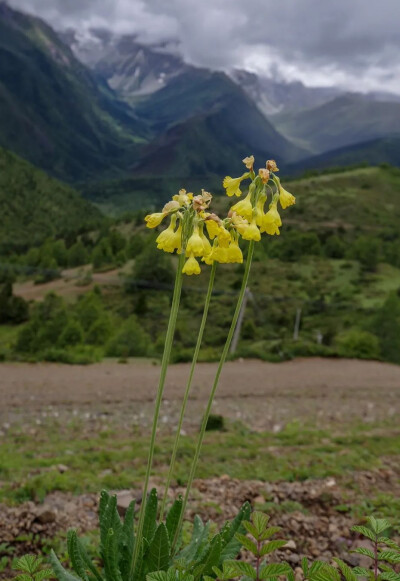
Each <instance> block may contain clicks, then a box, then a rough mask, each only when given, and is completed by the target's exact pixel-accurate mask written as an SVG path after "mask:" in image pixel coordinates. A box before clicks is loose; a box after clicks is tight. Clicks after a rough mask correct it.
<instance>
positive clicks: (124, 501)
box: [116, 490, 136, 516]
mask: <svg viewBox="0 0 400 581" xmlns="http://www.w3.org/2000/svg"><path fill="white" fill-rule="evenodd" d="M116 495H117V510H118V512H119V514H120V516H125V513H126V511H127V510H128V506H129V505H130V503H131V502H132V500H136V496H135V495H134V493H133V492H132V490H119V491H118V492H117V493H116Z"/></svg>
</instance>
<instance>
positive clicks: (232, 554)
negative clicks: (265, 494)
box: [220, 502, 251, 564]
mask: <svg viewBox="0 0 400 581" xmlns="http://www.w3.org/2000/svg"><path fill="white" fill-rule="evenodd" d="M250 514H251V506H250V503H248V502H245V503H244V504H243V505H242V507H241V508H240V510H239V512H238V514H237V515H236V517H235V518H234V519H233V521H232V522H231V523H230V522H226V523H225V526H224V527H223V529H222V530H221V540H222V551H221V558H220V564H222V563H223V562H224V561H226V560H228V559H235V558H236V557H237V555H238V554H239V551H240V548H241V543H240V542H239V540H238V539H237V538H236V533H242V532H245V528H244V526H243V521H245V520H247V519H249V518H250Z"/></svg>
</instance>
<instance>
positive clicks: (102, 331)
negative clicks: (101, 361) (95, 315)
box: [86, 314, 112, 345]
mask: <svg viewBox="0 0 400 581" xmlns="http://www.w3.org/2000/svg"><path fill="white" fill-rule="evenodd" d="M111 333H112V325H111V321H110V317H109V316H108V315H107V314H104V315H103V316H101V317H100V318H99V319H97V320H96V321H95V322H94V323H93V324H92V326H91V327H90V329H89V331H88V332H87V335H86V343H89V345H106V343H107V342H108V341H109V339H110V337H111Z"/></svg>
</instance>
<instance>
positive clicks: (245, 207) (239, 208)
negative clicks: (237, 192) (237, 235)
mask: <svg viewBox="0 0 400 581" xmlns="http://www.w3.org/2000/svg"><path fill="white" fill-rule="evenodd" d="M250 199H251V193H250V192H249V193H248V194H247V196H246V197H245V198H244V199H243V200H240V202H237V204H235V205H234V206H232V208H231V211H232V212H236V214H239V216H242V217H243V218H246V219H247V220H251V218H252V216H253V206H252V204H251V201H250Z"/></svg>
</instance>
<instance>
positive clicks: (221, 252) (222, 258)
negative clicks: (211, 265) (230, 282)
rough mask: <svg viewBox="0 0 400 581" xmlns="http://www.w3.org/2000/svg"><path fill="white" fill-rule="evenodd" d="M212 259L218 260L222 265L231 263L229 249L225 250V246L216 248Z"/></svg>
mask: <svg viewBox="0 0 400 581" xmlns="http://www.w3.org/2000/svg"><path fill="white" fill-rule="evenodd" d="M212 257H213V260H216V261H217V262H219V263H220V264H226V263H227V262H229V260H228V248H224V247H223V246H214V248H213V252H212Z"/></svg>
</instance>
